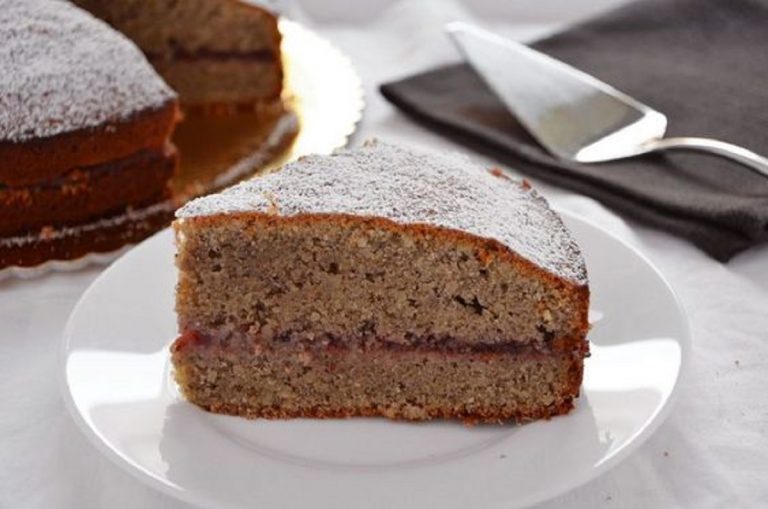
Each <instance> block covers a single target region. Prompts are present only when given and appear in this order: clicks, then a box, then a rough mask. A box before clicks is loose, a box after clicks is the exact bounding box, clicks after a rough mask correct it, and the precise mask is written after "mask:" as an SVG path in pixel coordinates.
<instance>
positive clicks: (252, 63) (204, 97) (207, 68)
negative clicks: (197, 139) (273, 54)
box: [151, 57, 283, 111]
mask: <svg viewBox="0 0 768 509" xmlns="http://www.w3.org/2000/svg"><path fill="white" fill-rule="evenodd" d="M151 62H152V65H154V66H155V69H157V71H158V72H159V73H160V74H162V75H163V77H164V78H165V79H166V80H168V83H170V84H172V85H173V87H174V89H175V90H176V91H177V92H178V93H179V95H180V96H181V98H182V101H183V104H184V107H185V108H193V109H202V110H205V111H221V110H223V109H224V108H225V107H227V106H229V107H231V108H232V109H234V110H246V111H252V110H254V109H256V108H257V107H258V105H259V104H260V103H267V104H269V103H277V104H280V103H281V98H280V93H281V90H282V87H283V74H282V71H281V70H280V67H279V63H277V64H276V63H275V61H274V60H271V59H267V60H265V59H263V58H252V59H248V58H238V57H229V58H196V59H188V58H184V59H178V60H177V59H172V60H158V59H151ZM223 83H226V86H222V84H223Z"/></svg>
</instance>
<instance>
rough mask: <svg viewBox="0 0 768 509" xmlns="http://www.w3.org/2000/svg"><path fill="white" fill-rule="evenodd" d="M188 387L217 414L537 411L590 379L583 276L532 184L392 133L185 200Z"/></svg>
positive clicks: (183, 382) (503, 415) (184, 370)
mask: <svg viewBox="0 0 768 509" xmlns="http://www.w3.org/2000/svg"><path fill="white" fill-rule="evenodd" d="M174 228H175V232H176V237H177V244H178V254H177V265H178V269H179V279H178V286H177V297H176V299H177V300H176V309H177V313H178V321H179V329H180V336H179V338H178V339H177V340H176V341H175V342H174V344H173V345H172V347H171V351H172V361H173V364H174V367H175V377H176V380H177V381H178V384H179V386H180V387H181V390H182V392H183V394H184V396H185V397H186V398H187V399H188V400H189V401H191V402H192V403H194V404H196V405H198V406H200V407H202V408H204V409H206V410H209V411H212V412H219V413H226V414H234V415H240V416H245V417H249V418H257V417H266V418H282V417H346V416H386V417H390V418H395V419H411V420H424V419H431V418H457V419H462V420H465V421H469V422H478V421H485V422H502V421H518V422H523V421H529V420H533V419H539V418H548V417H550V416H554V415H558V414H563V413H566V412H568V411H569V410H570V409H571V408H572V407H573V404H574V398H576V397H577V396H578V394H579V388H580V385H581V380H582V372H583V361H584V357H585V356H586V355H588V350H589V347H588V343H587V340H586V333H587V329H588V323H587V311H588V305H589V288H588V283H587V275H586V270H585V265H584V261H583V259H582V256H581V254H580V251H579V247H578V246H577V245H576V243H575V242H574V240H573V238H572V237H571V235H570V234H569V232H568V230H567V229H566V227H565V226H564V225H563V223H562V221H561V220H560V218H559V217H558V216H557V215H556V214H555V213H554V212H553V211H552V210H551V209H550V208H549V207H548V205H547V203H546V201H545V200H544V199H543V198H542V197H541V196H540V195H538V194H537V193H536V192H535V191H534V190H532V189H531V188H530V187H529V186H528V185H527V184H524V183H518V182H515V181H511V180H509V179H506V178H503V177H501V176H500V173H498V172H496V174H492V173H489V172H488V171H486V170H485V169H483V168H480V167H477V166H475V165H473V164H472V163H471V162H470V161H469V160H467V159H466V158H464V157H461V156H457V155H444V154H433V153H422V152H418V151H413V150H410V149H405V148H399V147H397V146H392V145H388V144H383V143H380V142H373V143H369V144H367V145H366V146H364V147H362V148H359V149H356V150H349V151H343V152H338V153H336V154H334V155H331V156H309V157H305V158H302V159H300V160H299V161H297V162H295V163H292V164H289V165H287V166H286V167H285V168H284V169H283V170H282V171H281V172H278V173H275V174H271V175H268V176H266V177H263V178H259V179H256V180H253V181H248V182H245V183H243V184H240V185H238V186H236V187H234V188H230V189H228V190H226V191H224V192H222V193H220V194H217V195H211V196H208V197H204V198H200V199H197V200H194V201H192V202H190V203H188V204H187V205H185V206H184V207H183V208H181V209H180V210H179V211H178V212H177V220H176V221H175V223H174Z"/></svg>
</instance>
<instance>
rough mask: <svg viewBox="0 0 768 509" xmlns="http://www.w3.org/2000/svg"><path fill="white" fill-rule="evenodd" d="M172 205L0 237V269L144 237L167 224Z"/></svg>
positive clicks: (71, 257)
mask: <svg viewBox="0 0 768 509" xmlns="http://www.w3.org/2000/svg"><path fill="white" fill-rule="evenodd" d="M174 209H175V206H174V204H173V203H171V202H170V201H164V202H160V203H157V204H154V205H151V206H149V207H144V208H131V207H128V208H127V209H125V210H123V211H122V212H120V213H119V214H115V215H113V216H110V217H105V218H102V219H98V220H95V221H92V222H89V223H84V224H80V225H77V226H67V227H63V228H58V229H55V228H43V230H41V231H39V232H36V233H34V234H26V235H19V236H15V237H5V238H0V269H3V268H5V267H9V266H16V267H34V266H36V265H39V264H41V263H43V262H46V261H48V260H74V259H77V258H80V257H82V256H85V255H87V254H89V253H108V252H111V251H115V250H117V249H119V248H121V247H122V246H124V245H126V244H133V243H136V242H139V241H141V240H144V239H145V238H146V237H148V236H150V235H152V234H153V233H155V232H156V231H157V230H159V229H161V228H162V227H164V226H166V225H167V224H168V223H169V222H170V221H171V218H172V217H173V210H174Z"/></svg>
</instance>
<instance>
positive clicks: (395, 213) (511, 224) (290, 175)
mask: <svg viewBox="0 0 768 509" xmlns="http://www.w3.org/2000/svg"><path fill="white" fill-rule="evenodd" d="M270 197H271V199H270ZM275 208H277V213H278V214H280V215H282V216H291V215H295V214H303V213H310V214H312V213H344V214H354V215H360V216H369V217H384V218H387V219H390V220H393V221H396V222H398V223H406V224H407V223H426V224H431V225H435V226H439V227H444V228H450V229H453V230H459V231H464V232H468V233H471V234H474V235H477V236H479V237H483V238H488V239H494V240H497V241H499V242H501V243H502V244H505V245H506V246H508V247H509V248H510V249H512V250H513V251H515V252H517V253H518V254H519V255H521V256H523V257H524V258H527V259H528V260H530V261H532V262H533V263H535V264H537V265H539V266H540V267H542V268H544V269H546V270H548V271H549V272H551V273H553V274H555V275H558V276H560V277H562V278H565V279H568V280H570V281H573V282H576V283H578V284H584V283H586V281H587V277H586V269H585V266H584V260H583V258H582V256H581V252H580V250H579V247H578V245H577V244H576V242H575V241H574V240H573V238H572V237H571V235H570V233H569V232H568V230H567V229H566V227H565V225H564V224H563V222H562V220H561V219H560V217H559V216H558V215H557V214H555V212H553V211H552V210H551V209H550V208H549V206H548V204H547V202H546V201H545V200H544V198H542V197H541V196H540V195H539V194H538V193H536V192H535V191H534V190H533V189H530V187H527V186H525V185H523V184H521V183H520V182H517V181H513V180H509V179H505V178H499V177H496V176H493V175H491V174H490V173H489V172H488V171H487V170H486V169H484V168H482V167H480V166H477V165H475V164H473V163H471V162H470V161H469V159H468V158H466V157H465V156H461V155H457V154H448V155H446V154H435V153H428V152H417V151H413V150H409V149H404V148H400V147H397V146H394V145H389V144H385V143H381V142H373V143H368V144H366V145H365V146H364V147H362V148H359V149H355V150H346V151H340V152H337V153H336V154H334V155H331V156H319V155H314V156H307V157H304V158H302V159H300V160H299V161H297V162H295V163H291V164H289V165H287V166H286V167H285V168H283V170H282V171H280V172H277V173H274V174H270V175H267V176H264V177H261V178H257V179H255V180H251V181H247V182H243V183H241V184H239V185H237V186H235V187H232V188H230V189H227V190H225V191H223V192H221V193H219V194H215V195H210V196H206V197H203V198H198V199H196V200H193V201H191V202H189V203H187V204H186V205H185V206H184V207H182V208H181V209H180V210H178V211H177V213H176V216H177V217H179V218H187V217H195V216H207V215H215V214H227V213H233V212H248V211H257V212H264V213H269V212H270V211H271V212H272V213H274V212H275Z"/></svg>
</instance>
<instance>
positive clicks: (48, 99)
mask: <svg viewBox="0 0 768 509" xmlns="http://www.w3.org/2000/svg"><path fill="white" fill-rule="evenodd" d="M0 41H2V44H0V67H1V68H2V72H0V141H10V142H24V141H27V140H30V139H33V138H45V137H50V136H55V135H57V134H61V133H64V132H69V131H74V130H79V129H83V128H90V127H96V126H99V125H101V124H103V123H106V122H117V121H122V120H127V119H128V118H130V117H131V116H132V115H134V114H136V113H138V112H141V111H143V110H152V109H158V108H161V107H162V106H164V105H165V104H167V103H168V101H170V100H172V99H174V98H175V93H174V92H173V90H171V89H170V87H168V85H166V84H165V82H164V81H163V80H162V78H160V76H158V75H157V73H156V72H155V70H154V69H153V68H152V67H151V66H150V65H149V63H148V62H147V60H146V58H145V57H144V55H143V54H142V53H141V52H140V51H139V49H138V48H137V47H136V46H135V45H134V44H133V43H132V42H131V41H129V40H128V39H126V38H125V37H124V36H123V35H121V34H119V33H118V32H116V31H115V30H113V29H112V28H110V27H109V26H108V25H106V24H105V23H103V22H101V21H99V20H97V19H96V18H94V17H93V16H91V15H90V14H88V13H86V12H85V11H82V10H80V9H78V8H77V7H74V6H73V5H72V4H70V3H69V2H66V1H64V0H0Z"/></svg>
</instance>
